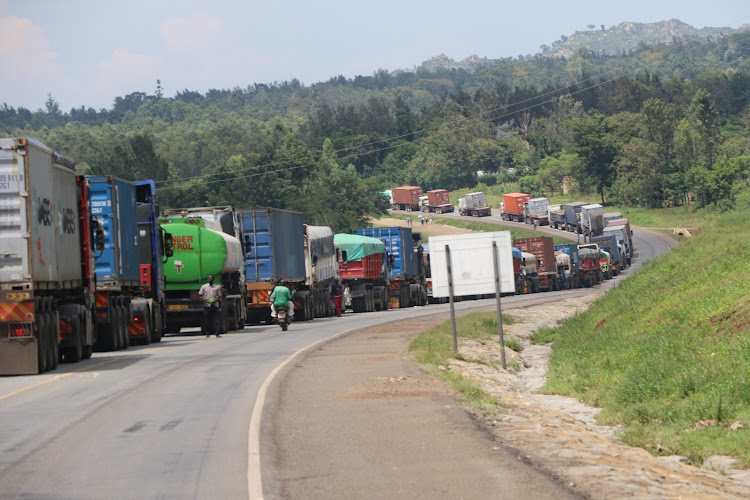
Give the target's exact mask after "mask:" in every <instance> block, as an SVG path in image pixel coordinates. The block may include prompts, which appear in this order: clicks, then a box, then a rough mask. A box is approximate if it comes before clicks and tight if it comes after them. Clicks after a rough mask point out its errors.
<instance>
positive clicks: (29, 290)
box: [0, 138, 104, 375]
mask: <svg viewBox="0 0 750 500" xmlns="http://www.w3.org/2000/svg"><path fill="white" fill-rule="evenodd" d="M89 198H90V189H89V184H88V181H87V180H86V179H85V178H84V177H82V176H76V172H75V164H74V163H73V162H72V161H70V160H68V159H66V158H64V157H63V156H61V155H59V154H57V153H55V152H54V151H52V150H51V149H49V148H47V147H46V146H44V145H43V144H42V143H40V142H37V141H35V140H33V139H29V138H6V139H0V205H1V206H2V207H3V210H2V213H0V241H1V242H2V243H1V245H2V254H3V255H2V257H3V258H2V259H0V374H2V375H30V374H35V373H44V372H47V371H50V370H54V369H55V368H56V367H57V364H58V361H59V359H60V356H61V355H62V358H63V360H64V361H68V362H77V361H79V360H81V359H87V358H89V357H91V354H92V352H93V348H94V344H95V342H96V331H95V329H94V324H93V321H94V320H93V318H94V310H93V304H94V293H95V291H96V272H95V269H94V255H95V253H96V252H102V251H104V234H103V232H102V230H101V228H100V227H99V226H98V224H97V223H96V222H95V221H94V220H93V219H92V217H91V213H90V205H89Z"/></svg>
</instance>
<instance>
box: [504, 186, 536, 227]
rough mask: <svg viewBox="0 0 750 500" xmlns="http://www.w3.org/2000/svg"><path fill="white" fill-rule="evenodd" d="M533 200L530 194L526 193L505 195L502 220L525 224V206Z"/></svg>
mask: <svg viewBox="0 0 750 500" xmlns="http://www.w3.org/2000/svg"><path fill="white" fill-rule="evenodd" d="M529 198H531V197H530V196H529V195H528V194H524V193H507V194H504V195H503V212H502V214H501V218H502V219H503V220H512V221H516V222H523V220H524V205H525V204H526V202H527V201H529Z"/></svg>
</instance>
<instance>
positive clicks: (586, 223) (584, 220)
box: [581, 203, 602, 229]
mask: <svg viewBox="0 0 750 500" xmlns="http://www.w3.org/2000/svg"><path fill="white" fill-rule="evenodd" d="M601 209H602V206H601V205H599V204H597V203H594V204H591V205H584V206H582V207H581V225H582V226H583V227H584V228H586V229H591V221H590V220H589V214H590V213H591V212H593V211H594V210H601Z"/></svg>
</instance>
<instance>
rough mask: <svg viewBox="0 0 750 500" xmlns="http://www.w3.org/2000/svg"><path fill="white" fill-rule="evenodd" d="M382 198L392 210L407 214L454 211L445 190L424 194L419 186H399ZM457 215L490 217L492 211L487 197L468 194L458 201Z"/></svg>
mask: <svg viewBox="0 0 750 500" xmlns="http://www.w3.org/2000/svg"><path fill="white" fill-rule="evenodd" d="M383 196H384V197H385V198H387V199H388V200H389V201H390V204H391V208H392V209H393V210H404V211H407V212H418V211H422V212H434V213H438V214H442V213H449V212H454V211H455V209H456V208H455V206H454V205H453V204H452V203H451V202H450V197H449V195H448V191H447V190H446V189H433V190H431V191H427V194H426V195H425V194H424V190H423V189H422V188H421V187H419V186H401V187H397V188H393V189H392V190H389V191H384V192H383ZM458 213H459V214H460V215H467V216H472V217H484V216H487V215H491V213H492V209H491V208H490V206H489V205H488V204H487V196H486V195H485V194H484V193H482V192H476V193H468V194H467V195H466V196H464V197H463V198H459V200H458Z"/></svg>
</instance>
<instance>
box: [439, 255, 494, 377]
mask: <svg viewBox="0 0 750 500" xmlns="http://www.w3.org/2000/svg"><path fill="white" fill-rule="evenodd" d="M445 261H446V262H447V265H448V299H449V300H450V304H451V326H452V327H453V352H458V334H457V333H456V309H455V306H454V302H453V272H452V271H451V249H450V248H449V247H448V245H445ZM504 364H505V363H503V365H504Z"/></svg>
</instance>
